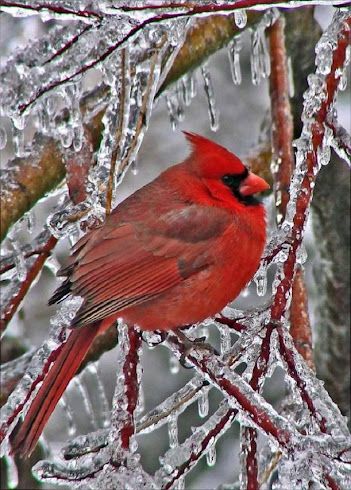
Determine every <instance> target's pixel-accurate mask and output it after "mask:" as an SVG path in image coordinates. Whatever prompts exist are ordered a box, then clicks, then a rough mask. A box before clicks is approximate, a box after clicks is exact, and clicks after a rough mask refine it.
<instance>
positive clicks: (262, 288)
mask: <svg viewBox="0 0 351 490" xmlns="http://www.w3.org/2000/svg"><path fill="white" fill-rule="evenodd" d="M254 281H255V283H256V289H257V295H258V296H264V295H265V294H266V292H267V273H266V271H260V270H258V271H257V273H256V275H255V277H254Z"/></svg>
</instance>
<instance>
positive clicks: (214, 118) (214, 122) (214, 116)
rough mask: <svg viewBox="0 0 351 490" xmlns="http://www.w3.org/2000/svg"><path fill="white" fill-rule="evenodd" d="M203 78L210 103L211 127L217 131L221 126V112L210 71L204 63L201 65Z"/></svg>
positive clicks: (208, 102)
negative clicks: (218, 107)
mask: <svg viewBox="0 0 351 490" xmlns="http://www.w3.org/2000/svg"><path fill="white" fill-rule="evenodd" d="M201 73H202V78H203V81H204V91H205V94H206V97H207V104H208V115H209V118H210V127H211V129H212V131H217V130H218V127H219V120H218V119H219V112H218V109H217V108H216V100H215V95H214V90H213V85H212V80H211V76H210V72H209V71H208V69H207V67H206V65H202V67H201Z"/></svg>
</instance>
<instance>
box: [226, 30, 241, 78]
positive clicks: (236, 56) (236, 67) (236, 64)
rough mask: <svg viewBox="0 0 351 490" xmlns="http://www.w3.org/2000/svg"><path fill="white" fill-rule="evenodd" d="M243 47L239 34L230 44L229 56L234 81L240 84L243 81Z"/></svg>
mask: <svg viewBox="0 0 351 490" xmlns="http://www.w3.org/2000/svg"><path fill="white" fill-rule="evenodd" d="M241 48H242V43H241V39H240V37H239V36H237V37H234V38H233V40H232V41H231V42H230V43H229V45H228V57H229V64H230V72H231V74H232V79H233V83H234V84H235V85H239V84H240V83H241V80H242V77H241V68H240V51H241Z"/></svg>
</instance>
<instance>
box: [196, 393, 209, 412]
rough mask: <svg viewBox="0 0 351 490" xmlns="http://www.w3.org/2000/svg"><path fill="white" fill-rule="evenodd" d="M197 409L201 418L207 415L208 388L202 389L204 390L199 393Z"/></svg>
mask: <svg viewBox="0 0 351 490" xmlns="http://www.w3.org/2000/svg"><path fill="white" fill-rule="evenodd" d="M198 410H199V416H200V417H201V418H204V417H207V415H208V410H209V402H208V390H204V392H203V393H202V394H201V396H200V398H199V400H198Z"/></svg>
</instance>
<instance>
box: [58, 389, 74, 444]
mask: <svg viewBox="0 0 351 490" xmlns="http://www.w3.org/2000/svg"><path fill="white" fill-rule="evenodd" d="M59 405H61V407H62V408H63V410H64V412H65V415H66V418H67V426H68V430H67V433H68V435H69V437H73V436H75V435H76V433H77V427H76V424H75V423H74V419H73V413H72V410H71V407H70V405H69V402H67V401H66V393H64V394H63V396H62V397H61V399H60V400H59Z"/></svg>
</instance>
